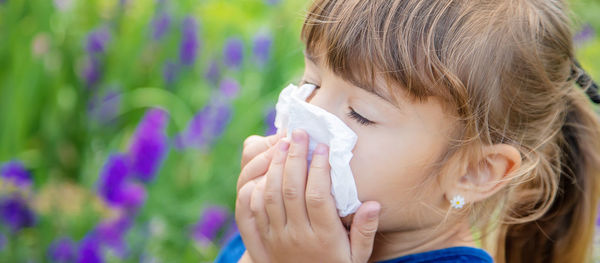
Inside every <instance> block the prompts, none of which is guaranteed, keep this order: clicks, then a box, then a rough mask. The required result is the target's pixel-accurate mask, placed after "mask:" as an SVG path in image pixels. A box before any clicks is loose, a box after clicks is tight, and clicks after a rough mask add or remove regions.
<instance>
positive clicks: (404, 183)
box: [350, 132, 439, 206]
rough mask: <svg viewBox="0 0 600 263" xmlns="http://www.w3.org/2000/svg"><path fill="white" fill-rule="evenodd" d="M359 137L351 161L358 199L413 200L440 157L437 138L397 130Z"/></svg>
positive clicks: (393, 202)
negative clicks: (436, 159) (431, 166)
mask: <svg viewBox="0 0 600 263" xmlns="http://www.w3.org/2000/svg"><path fill="white" fill-rule="evenodd" d="M359 138H360V139H359V141H358V142H357V145H356V147H355V149H354V151H353V152H354V157H353V158H352V160H351V162H350V166H351V168H352V172H353V174H354V179H355V181H356V185H357V189H358V195H359V199H360V200H361V201H367V200H374V201H378V202H380V203H381V204H382V205H384V206H389V205H401V204H402V203H405V202H406V203H410V202H413V201H414V199H415V198H416V197H417V193H422V192H423V188H422V187H421V186H422V184H423V182H424V181H425V178H427V176H428V171H429V170H428V169H427V167H428V166H429V165H430V164H431V163H433V162H434V161H435V157H437V154H438V152H437V149H438V148H439V147H436V145H435V143H436V142H435V140H429V139H430V138H423V137H422V136H416V135H415V134H406V133H405V134H401V133H398V132H396V133H393V135H387V134H378V135H374V134H371V135H370V136H363V137H362V138H361V137H360V136H359ZM400 138H407V139H400Z"/></svg>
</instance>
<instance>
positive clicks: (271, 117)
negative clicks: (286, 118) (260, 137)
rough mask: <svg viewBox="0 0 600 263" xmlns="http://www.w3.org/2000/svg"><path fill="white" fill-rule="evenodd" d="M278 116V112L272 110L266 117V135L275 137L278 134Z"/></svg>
mask: <svg viewBox="0 0 600 263" xmlns="http://www.w3.org/2000/svg"><path fill="white" fill-rule="evenodd" d="M276 115H277V111H275V108H272V109H270V110H269V111H268V112H267V114H266V116H265V126H266V127H267V129H266V131H265V134H266V135H267V136H268V135H273V134H276V133H277V127H275V116H276Z"/></svg>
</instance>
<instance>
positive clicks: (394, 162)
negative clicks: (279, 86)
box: [302, 55, 454, 232]
mask: <svg viewBox="0 0 600 263" xmlns="http://www.w3.org/2000/svg"><path fill="white" fill-rule="evenodd" d="M302 82H303V83H311V84H315V85H317V86H318V87H319V88H318V89H317V90H316V91H315V92H314V93H313V94H312V95H311V97H309V99H308V101H309V102H310V103H311V104H314V105H316V106H319V107H321V108H323V109H325V110H327V111H328V112H330V113H332V114H334V115H336V116H337V117H338V118H340V119H341V120H343V121H344V122H345V123H346V125H348V127H350V128H351V129H352V130H353V131H354V132H355V133H356V134H357V135H358V141H357V144H356V147H355V148H354V150H353V153H354V157H353V158H352V160H351V162H350V166H351V168H352V172H353V174H354V179H355V181H356V185H357V188H358V196H359V199H360V200H361V201H378V202H379V203H380V204H381V207H382V210H381V211H382V212H381V217H380V221H379V222H380V223H379V224H380V225H379V230H378V231H380V232H386V231H406V230H415V229H419V228H424V227H427V226H432V225H434V224H437V223H439V222H440V221H441V219H442V217H443V215H440V213H439V212H435V210H436V208H444V207H447V206H448V201H447V199H445V197H444V194H445V193H444V190H443V188H442V187H440V185H439V184H438V180H436V179H435V178H437V175H435V174H434V175H432V174H431V173H432V169H431V168H430V166H431V165H432V164H433V163H434V162H436V161H437V160H438V158H439V157H440V156H441V155H442V154H443V153H444V151H445V150H446V147H447V145H448V143H449V136H450V134H451V132H452V127H453V123H454V122H453V120H454V119H453V118H452V117H451V116H450V115H448V114H446V113H445V112H444V111H443V109H442V105H441V104H440V103H439V102H438V101H437V100H435V99H429V100H428V101H427V102H425V103H418V104H413V103H411V102H410V101H409V100H408V98H407V97H402V99H401V101H398V102H392V100H391V96H389V94H386V93H385V92H383V91H384V90H385V89H383V88H382V87H379V88H378V89H377V90H380V91H381V92H380V94H377V95H376V94H373V93H371V92H369V91H367V90H365V89H362V88H360V87H356V86H353V85H352V84H349V82H346V81H344V80H343V79H341V78H339V77H338V76H336V75H335V74H334V73H333V72H331V71H330V70H329V69H328V68H327V67H326V66H325V65H324V64H322V63H321V62H320V61H318V60H317V59H316V58H310V56H308V55H306V56H305V72H304V77H303V80H302ZM398 89H399V91H400V88H398ZM432 176H433V177H432ZM431 178H434V179H433V180H428V179H431Z"/></svg>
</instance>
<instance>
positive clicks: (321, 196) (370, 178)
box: [236, 57, 521, 262]
mask: <svg viewBox="0 0 600 263" xmlns="http://www.w3.org/2000/svg"><path fill="white" fill-rule="evenodd" d="M303 82H306V83H312V84H316V85H317V86H319V88H318V89H317V90H316V91H315V92H314V93H313V94H312V95H311V97H309V99H308V101H309V103H311V104H314V105H316V106H319V107H321V108H323V109H325V110H327V111H329V112H330V113H332V114H335V115H336V116H338V118H340V119H341V120H343V121H344V122H345V123H346V125H348V126H349V127H350V128H351V129H352V130H353V131H354V132H355V133H356V134H357V135H358V141H357V144H356V147H355V148H354V150H353V153H354V157H353V159H352V160H351V163H350V166H351V168H352V171H353V174H354V179H355V182H356V185H357V190H358V195H359V199H360V200H361V201H363V202H364V203H363V206H361V208H360V209H359V211H358V212H357V213H356V214H355V215H354V218H353V219H349V220H348V221H352V223H351V227H350V231H349V232H346V230H345V228H344V227H343V224H342V221H341V220H340V219H339V218H338V217H337V216H336V211H335V205H334V203H333V198H332V196H331V195H330V194H329V189H330V180H329V177H328V174H329V166H328V163H327V161H326V160H327V159H326V158H327V151H326V150H324V152H321V154H320V155H315V156H314V157H313V160H314V161H313V163H312V164H313V165H314V166H316V167H306V162H305V161H304V160H306V147H307V143H308V137H307V135H306V134H305V133H304V132H303V131H296V132H294V135H296V137H295V139H296V140H292V141H291V142H288V141H284V140H282V139H281V136H280V135H276V136H272V137H266V138H265V137H259V136H254V137H250V138H248V139H247V140H246V142H245V144H244V154H243V157H242V167H243V169H242V172H241V174H240V178H239V181H238V200H237V204H236V220H237V222H238V225H240V232H241V234H242V238H243V240H244V243H245V244H247V252H248V253H247V254H245V255H244V257H243V258H242V261H251V260H254V261H255V262H282V261H285V262H290V259H291V258H293V259H295V260H297V261H298V262H315V261H314V260H317V261H323V260H324V259H328V260H326V261H327V262H366V261H375V260H384V259H391V258H395V257H399V256H403V255H407V254H413V253H418V252H424V251H430V250H435V249H441V248H446V247H452V246H472V247H475V243H474V241H473V240H472V239H471V238H470V236H471V233H470V230H469V224H468V222H467V220H466V217H461V216H459V214H460V210H459V209H455V208H450V202H449V200H450V199H452V197H454V196H455V195H457V194H460V195H461V196H463V197H465V200H466V202H467V204H468V203H472V202H476V201H481V200H484V199H486V198H488V197H490V196H491V195H493V194H494V193H496V192H497V191H498V190H500V189H501V188H502V187H504V186H505V185H506V183H508V181H509V180H508V179H510V178H509V177H510V172H511V171H513V170H514V169H516V168H518V167H519V165H520V160H521V157H520V154H519V152H518V151H517V150H516V149H515V148H514V147H513V146H510V145H506V144H497V145H490V146H482V153H483V155H482V156H481V159H478V160H472V162H469V163H464V162H460V161H456V160H454V159H451V160H450V161H448V162H447V164H445V166H444V169H443V170H436V169H433V168H432V165H433V163H434V162H436V161H437V160H438V158H439V157H440V156H442V154H443V153H445V151H446V150H447V146H448V144H449V140H450V138H449V134H452V132H453V130H454V129H455V128H456V127H457V126H456V125H457V122H456V117H455V116H453V115H452V114H451V113H450V112H447V111H446V110H445V108H444V107H443V106H442V104H441V103H440V102H439V101H438V100H436V99H434V98H431V99H429V100H427V101H425V102H420V103H412V102H410V100H408V98H407V97H406V96H400V98H401V99H400V100H396V101H394V100H392V99H391V98H390V96H386V94H385V92H383V89H380V91H381V92H380V93H379V94H380V95H376V94H374V93H370V92H368V91H366V90H364V89H361V88H359V87H356V86H353V85H352V84H349V83H348V82H346V81H344V80H343V79H341V78H339V77H338V76H336V75H335V74H334V73H333V72H332V71H330V70H329V69H328V68H327V67H326V66H324V65H322V64H321V63H319V59H315V58H314V57H310V58H305V74H304V77H303ZM398 90H399V92H402V91H401V89H398ZM350 108H351V109H353V110H354V111H355V112H356V113H357V114H359V115H360V116H361V117H362V118H363V119H362V120H357V117H356V115H354V116H355V117H350V115H349V112H350ZM365 119H368V122H367V121H365ZM324 149H326V147H324ZM314 158H316V159H314ZM319 160H324V161H319ZM375 214H376V215H377V216H374V217H369V215H371V216H373V215H375ZM369 218H370V219H369ZM445 219H448V220H445ZM448 222H451V223H448ZM348 224H350V223H348ZM376 231H377V235H376V236H375V232H376ZM248 244H249V245H248ZM311 256H312V257H314V258H310V257H311Z"/></svg>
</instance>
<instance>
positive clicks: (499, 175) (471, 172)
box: [445, 144, 521, 204]
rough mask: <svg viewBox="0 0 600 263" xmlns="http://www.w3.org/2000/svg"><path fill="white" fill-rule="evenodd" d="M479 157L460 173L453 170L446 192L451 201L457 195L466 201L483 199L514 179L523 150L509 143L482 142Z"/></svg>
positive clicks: (471, 201)
mask: <svg viewBox="0 0 600 263" xmlns="http://www.w3.org/2000/svg"><path fill="white" fill-rule="evenodd" d="M483 147H484V148H483V151H482V153H483V155H482V156H481V158H480V159H479V160H476V161H474V162H471V163H469V164H468V165H466V166H465V167H466V168H465V169H463V170H462V171H461V172H459V173H458V174H454V175H452V174H450V175H449V176H448V177H447V180H449V181H447V182H446V183H445V188H446V189H445V196H446V198H447V199H448V201H450V200H451V199H452V198H454V197H455V196H457V195H460V196H462V197H464V199H465V202H466V203H467V204H468V203H474V202H477V201H481V200H484V199H486V198H488V197H490V196H492V195H494V194H495V193H496V192H498V191H499V190H500V189H502V188H503V187H504V186H505V185H506V184H507V183H508V182H509V181H510V179H511V172H512V171H514V170H516V169H518V168H519V167H520V166H521V154H520V153H519V151H518V150H517V149H516V148H515V147H514V146H511V145H508V144H494V145H486V146H483Z"/></svg>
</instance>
